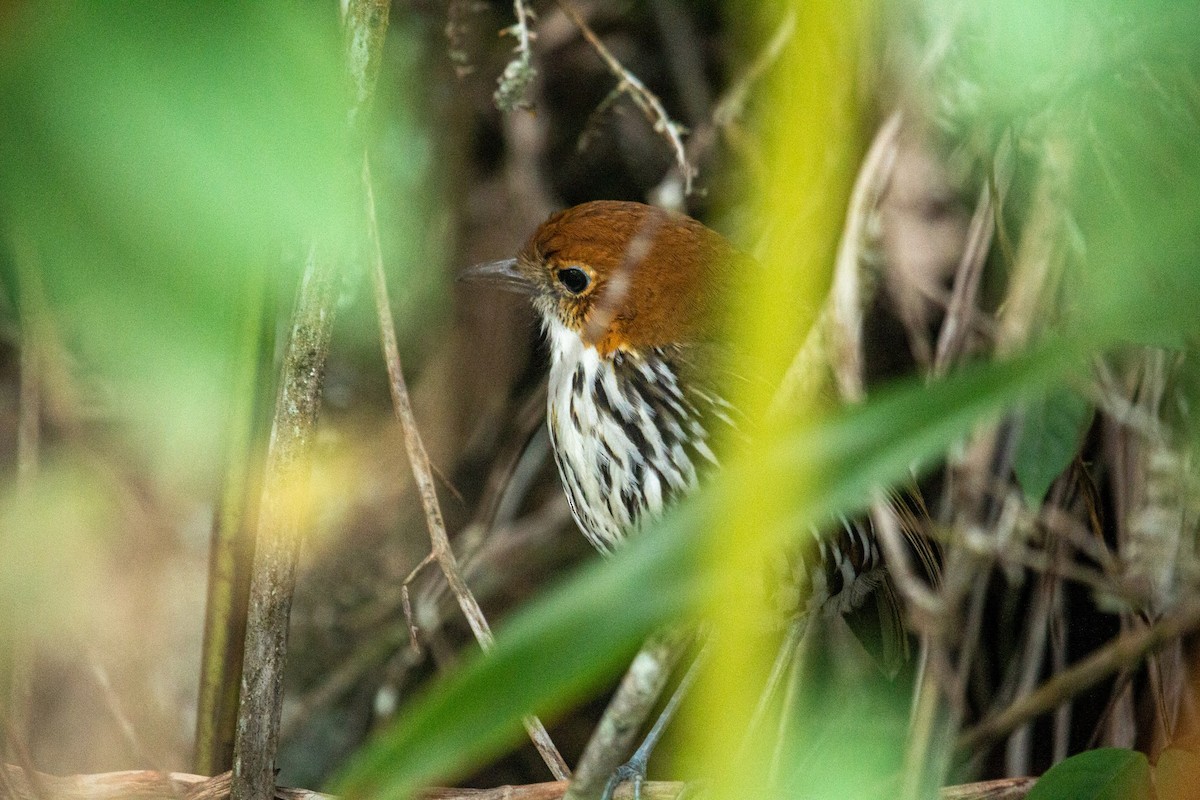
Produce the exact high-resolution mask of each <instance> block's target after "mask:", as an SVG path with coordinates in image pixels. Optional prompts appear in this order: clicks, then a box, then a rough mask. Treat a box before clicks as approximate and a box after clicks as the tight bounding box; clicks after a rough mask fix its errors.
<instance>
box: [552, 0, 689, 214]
mask: <svg viewBox="0 0 1200 800" xmlns="http://www.w3.org/2000/svg"><path fill="white" fill-rule="evenodd" d="M557 1H558V7H559V8H561V9H562V10H563V12H564V13H566V15H567V16H568V17H570V18H571V21H572V22H574V23H575V27H577V28H579V32H580V33H582V34H583V38H584V39H586V40H587V42H588V44H590V45H591V46H592V49H593V50H595V51H596V54H597V55H598V56H600V59H601V60H602V61H603V62H604V65H605V66H606V67H608V71H609V72H611V73H612V74H613V75H614V76H615V77H616V79H617V86H616V88H615V89H614V90H613V91H614V93H617V94H626V95H628V96H629V99H630V100H632V101H633V104H634V105H636V106H637V107H638V110H639V111H641V112H642V114H643V115H645V117H646V119H647V120H648V121H649V122H650V124H651V125H652V126H653V127H654V132H655V133H658V134H660V135H662V136H663V138H665V139H666V140H667V143H668V144H670V145H671V150H672V152H674V154H675V163H676V165H677V166H678V167H679V174H680V177H682V178H683V194H684V196H685V197H686V196H688V195H690V194H691V193H692V179H693V178H695V177H696V168H695V167H693V166H692V163H691V161H689V160H688V154H687V150H686V149H685V148H684V145H683V134H684V131H683V129H682V126H680V125H679V123H678V122H676V121H675V120H673V119H671V116H670V115H669V114H668V113H667V110H666V109H665V108H664V107H663V104H662V101H661V100H659V99H658V95H656V94H654V92H652V91H650V90H649V89H647V88H646V85H645V84H644V83H642V81H641V79H640V78H638V76H637V75H634V74H633V73H632V72H630V71H629V70H628V69H626V68H625V65H624V64H622V63H621V62H620V61H619V60H618V59H617V57H616V56H614V55H613V54H612V51H610V50H609V49H608V48H607V47H606V46H605V45H604V42H602V41H600V37H599V36H597V35H596V32H595V31H593V30H592V29H591V27H590V26H589V25H588V24H587V20H585V19H584V18H583V17H582V16H580V14H579V12H578V11H576V10H575V9H574V8H573V7H572V6H571V5H570V4H569V3H568V2H567V0H557ZM606 102H607V101H606Z"/></svg>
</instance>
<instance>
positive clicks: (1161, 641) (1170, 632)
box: [958, 601, 1200, 751]
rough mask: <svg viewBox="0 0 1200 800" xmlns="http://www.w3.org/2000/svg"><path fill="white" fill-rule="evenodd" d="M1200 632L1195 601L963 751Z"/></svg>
mask: <svg viewBox="0 0 1200 800" xmlns="http://www.w3.org/2000/svg"><path fill="white" fill-rule="evenodd" d="M1197 628H1200V602H1196V601H1192V602H1189V603H1186V604H1183V605H1181V606H1180V607H1179V608H1178V609H1177V610H1175V611H1174V612H1172V613H1171V614H1169V615H1168V616H1165V617H1163V618H1162V619H1160V620H1159V621H1158V622H1156V623H1154V624H1153V625H1150V626H1148V627H1146V628H1144V629H1142V630H1138V631H1134V632H1132V633H1126V634H1123V635H1121V636H1119V637H1118V638H1116V639H1114V640H1113V641H1111V642H1109V643H1108V644H1106V645H1105V646H1104V647H1102V648H1100V649H1099V650H1097V651H1095V652H1094V653H1092V654H1091V655H1090V656H1088V657H1087V658H1085V659H1084V660H1083V661H1080V662H1078V663H1077V664H1075V665H1073V666H1071V667H1069V668H1068V669H1066V670H1063V671H1062V672H1060V673H1058V674H1057V675H1055V676H1054V677H1053V678H1051V679H1050V680H1048V681H1046V682H1045V683H1043V684H1042V685H1041V686H1040V687H1038V688H1037V690H1036V691H1034V692H1032V693H1030V694H1028V695H1026V696H1024V697H1022V698H1020V699H1019V700H1018V701H1017V702H1015V703H1013V704H1012V705H1011V706H1009V707H1008V708H1006V709H1004V710H1003V711H1001V712H999V713H997V714H994V715H992V716H990V717H988V718H987V719H985V720H983V721H982V722H980V723H979V724H978V725H976V726H975V727H974V728H972V729H971V730H969V731H967V732H966V733H965V734H963V736H962V737H961V738H960V739H959V742H958V747H959V749H960V750H963V751H970V750H974V749H975V748H977V747H979V746H980V745H982V744H985V743H987V742H989V741H992V740H994V739H997V738H999V737H1001V736H1004V735H1005V734H1007V733H1009V732H1010V731H1012V730H1015V729H1016V728H1017V727H1019V726H1020V725H1023V724H1024V723H1026V722H1028V721H1029V720H1032V719H1034V718H1035V717H1038V716H1039V715H1041V714H1045V713H1046V712H1048V711H1051V710H1053V709H1054V708H1056V707H1058V705H1059V704H1061V703H1063V702H1064V701H1066V700H1069V699H1070V698H1072V697H1074V696H1075V695H1077V694H1079V693H1080V692H1083V691H1086V690H1087V689H1089V688H1090V687H1092V686H1094V685H1096V684H1097V683H1098V682H1100V681H1101V680H1103V679H1104V678H1106V677H1108V676H1109V675H1112V674H1113V673H1115V672H1118V671H1120V670H1125V669H1129V668H1131V667H1133V666H1136V665H1137V664H1139V663H1141V661H1142V659H1144V658H1145V657H1146V656H1148V655H1149V654H1151V653H1154V652H1155V651H1157V650H1159V649H1160V648H1162V647H1163V646H1165V645H1167V644H1169V643H1170V642H1171V641H1173V640H1175V639H1176V638H1177V637H1180V636H1183V635H1185V634H1188V633H1191V632H1192V631H1194V630H1196V629H1197Z"/></svg>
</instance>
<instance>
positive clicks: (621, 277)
mask: <svg viewBox="0 0 1200 800" xmlns="http://www.w3.org/2000/svg"><path fill="white" fill-rule="evenodd" d="M743 258H744V257H742V256H740V255H739V254H738V253H737V251H735V250H734V249H733V247H732V246H731V245H730V244H729V243H728V242H727V241H726V240H725V239H724V238H722V237H721V236H720V235H719V234H717V233H715V232H714V231H711V230H709V229H708V228H706V227H705V226H704V225H702V224H701V223H699V222H697V221H696V220H694V219H691V218H690V217H686V216H683V215H681V214H673V213H671V212H668V211H664V210H662V209H659V208H655V207H653V206H648V205H643V204H642V203H631V202H619V201H604V200H601V201H595V202H591V203H584V204H582V205H578V206H574V207H572V208H568V209H566V210H565V211H560V212H558V213H556V214H554V215H552V216H551V217H550V218H549V219H547V220H546V221H545V222H543V223H542V224H541V225H540V226H539V227H538V229H537V230H536V231H534V233H533V235H532V236H531V237H529V241H528V242H526V243H525V246H524V247H523V248H522V249H521V252H520V253H519V254H518V255H517V257H516V258H510V259H505V260H503V261H495V262H491V263H488V264H481V265H478V266H476V267H472V268H471V269H470V270H468V271H467V272H466V273H464V277H466V278H468V279H489V280H492V281H495V282H498V283H502V284H503V285H505V286H507V287H509V288H512V289H515V290H518V291H521V292H523V293H526V294H528V295H530V297H531V298H532V300H533V304H534V307H535V308H536V309H537V310H538V311H539V312H540V314H541V316H542V321H543V324H545V325H546V326H547V327H552V326H555V325H561V326H562V327H563V328H565V329H566V330H568V331H570V332H572V333H574V334H576V335H577V336H579V337H580V339H581V340H582V341H583V342H584V344H585V345H587V346H589V347H594V348H595V349H596V350H597V352H598V353H599V354H600V355H601V356H605V357H611V356H612V355H614V354H615V353H618V352H635V353H636V352H640V351H643V350H646V349H652V348H657V347H665V346H670V345H677V344H687V343H690V342H692V341H695V340H697V339H700V338H704V337H706V336H707V335H708V334H709V333H711V332H712V330H713V327H714V326H715V325H716V324H717V318H718V317H719V316H720V315H721V313H722V312H723V310H724V301H725V299H726V297H725V295H726V292H727V291H728V289H729V286H730V283H731V280H732V278H733V272H734V270H735V269H736V268H737V266H738V264H739V262H741V260H742V259H743Z"/></svg>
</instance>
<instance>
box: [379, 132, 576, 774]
mask: <svg viewBox="0 0 1200 800" xmlns="http://www.w3.org/2000/svg"><path fill="white" fill-rule="evenodd" d="M362 182H363V191H364V192H365V197H366V213H367V233H368V237H369V240H370V241H369V246H370V248H371V250H370V255H371V261H372V264H371V273H372V281H373V283H374V287H375V310H376V313H377V314H378V317H379V335H380V340H381V342H382V345H383V352H384V360H385V361H386V363H387V370H388V378H389V383H390V385H391V392H392V407H393V409H394V411H395V413H396V418H397V419H398V420H399V422H400V426H401V428H402V429H403V431H404V447H405V449H406V450H407V451H408V460H409V464H410V465H411V466H412V471H413V478H414V479H415V480H416V483H417V489H418V493H419V494H420V496H421V507H422V508H423V510H424V512H425V523H426V526H427V527H428V529H429V538H430V542H431V545H432V549H431V555H432V556H433V558H434V559H435V560H436V561H437V563H438V566H439V567H440V568H441V570H442V573H443V574H444V575H445V576H446V582H447V583H449V584H450V591H451V592H453V593H454V597H455V599H456V600H458V606H459V608H461V609H462V613H463V616H464V617H465V618H466V620H467V624H468V625H470V627H471V631H472V633H474V634H475V639H476V641H478V642H479V646H480V647H482V648H483V649H484V651H488V650H490V649H491V648H492V645H493V643H494V638H493V636H492V629H491V626H490V625H489V624H488V621H487V619H486V618H485V617H484V615H483V610H482V609H481V608H480V607H479V602H478V601H477V600H476V599H475V596H474V595H473V594H472V593H471V590H470V588H469V587H468V586H467V583H466V581H465V580H463V577H462V572H461V570H460V569H459V566H458V559H457V558H455V556H454V551H453V550H452V549H451V547H450V537H449V536H448V535H447V533H446V523H445V521H444V520H443V519H442V510H441V506H440V504H439V503H438V498H437V487H436V486H435V484H434V481H433V469H432V468H431V467H430V464H429V455H428V453H426V452H425V444H424V443H423V442H422V441H421V434H420V431H419V430H418V428H417V421H416V417H415V416H414V415H413V410H412V402H411V401H410V400H409V396H408V386H407V384H406V383H405V381H404V372H403V368H402V366H401V363H400V348H399V346H398V345H397V343H396V323H395V321H394V320H393V318H392V307H391V301H390V299H389V298H388V289H387V276H386V275H385V273H384V269H383V251H382V249H381V245H380V241H379V223H378V221H377V217H376V213H375V191H374V189H373V183H372V180H371V162H370V159H369V157H368V156H367V154H366V153H364V154H363V167H362ZM524 722H525V729H526V730H527V731H528V732H529V736H530V738H531V739H532V740H533V744H534V746H535V747H536V748H537V749H538V752H539V753H540V754H541V756H542V760H544V761H545V762H546V766H547V767H549V768H550V771H551V773H552V774H553V775H554V777H555V778H558V779H559V780H563V779H566V778H567V777H568V776H569V775H570V769H569V768H568V767H567V763H566V761H564V760H563V757H562V756H561V755H560V754H559V752H558V750H557V748H555V746H554V743H553V742H552V741H551V740H550V734H549V733H547V731H546V728H545V726H544V725H542V723H541V721H540V720H538V719H537V718H536V717H527V718H526V719H525V720H524Z"/></svg>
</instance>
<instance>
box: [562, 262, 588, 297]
mask: <svg viewBox="0 0 1200 800" xmlns="http://www.w3.org/2000/svg"><path fill="white" fill-rule="evenodd" d="M558 282H559V283H561V284H562V285H563V286H564V287H565V288H566V290H567V291H568V292H570V293H571V294H579V293H580V292H582V291H583V290H584V289H586V288H587V287H588V284H589V283H591V282H592V279H591V278H589V277H588V274H587V273H586V272H584V271H583V270H581V269H580V268H579V267H566V268H564V269H560V270H559V271H558Z"/></svg>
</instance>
